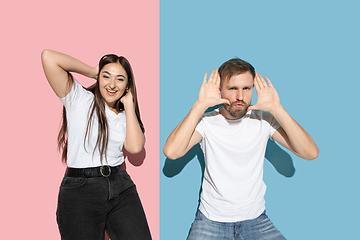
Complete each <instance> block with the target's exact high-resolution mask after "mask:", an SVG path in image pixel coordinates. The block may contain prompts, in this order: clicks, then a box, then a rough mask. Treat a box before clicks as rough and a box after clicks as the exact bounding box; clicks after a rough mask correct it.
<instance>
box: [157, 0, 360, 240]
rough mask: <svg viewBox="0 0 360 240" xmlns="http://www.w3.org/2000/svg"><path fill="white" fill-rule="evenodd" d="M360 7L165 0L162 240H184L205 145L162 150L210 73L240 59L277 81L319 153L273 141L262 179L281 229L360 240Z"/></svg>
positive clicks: (297, 235) (292, 235)
mask: <svg viewBox="0 0 360 240" xmlns="http://www.w3.org/2000/svg"><path fill="white" fill-rule="evenodd" d="M359 9H360V4H359V3H358V2H357V1H341V2H340V1H296V2H295V1H194V0H193V1H189V0H184V1H165V0H162V1H160V152H161V154H160V167H161V171H160V238H161V239H164V240H169V239H171V240H177V239H179V240H183V239H186V236H187V234H188V231H189V229H190V225H191V223H192V221H193V220H194V216H195V212H196V209H197V206H198V199H199V192H200V187H201V178H202V168H203V162H202V161H203V159H202V158H203V157H202V156H201V154H199V148H198V146H196V147H195V148H194V149H193V150H191V152H190V153H189V154H187V155H186V156H185V157H183V158H181V159H179V160H176V161H171V160H167V159H166V157H165V156H164V155H163V154H162V148H163V146H164V144H165V141H166V139H167V137H168V136H169V134H170V133H171V131H172V130H173V129H174V128H175V127H176V125H177V124H178V123H179V122H180V121H181V120H182V119H183V118H184V117H185V116H186V114H187V113H188V112H189V110H190V109H191V107H192V105H193V104H194V102H195V101H196V99H197V95H198V91H199V89H200V86H201V83H202V79H203V76H204V73H205V72H208V73H210V72H211V71H212V70H213V69H216V68H218V67H219V66H220V65H221V64H222V63H223V62H224V61H226V60H228V59H230V58H232V57H235V56H238V57H240V58H242V59H244V60H247V61H248V62H250V63H251V64H252V65H253V66H254V67H255V69H256V71H257V72H259V73H260V74H262V75H264V76H267V77H269V78H270V80H271V81H272V83H273V85H274V86H275V88H276V89H277V91H278V93H279V95H280V100H281V103H282V104H283V106H284V107H285V109H286V110H287V111H288V112H289V113H290V115H291V116H292V117H293V118H294V119H295V120H296V121H297V122H298V123H299V124H300V125H301V126H302V127H303V128H305V129H306V130H307V131H308V132H309V134H310V135H311V136H312V137H313V139H314V140H315V142H316V143H317V145H318V147H319V149H320V155H319V157H318V158H317V159H316V160H313V161H306V160H303V159H300V158H298V157H296V156H295V155H294V154H292V153H290V152H289V151H287V150H285V152H284V151H283V150H282V148H280V147H278V145H276V144H273V143H271V146H270V147H271V149H270V150H269V149H268V152H267V157H268V158H269V160H270V161H272V162H273V164H274V165H273V164H271V163H270V162H269V161H268V160H266V159H265V163H264V180H265V183H266V185H267V187H268V189H267V193H266V196H265V200H266V207H267V213H268V215H269V216H270V218H271V220H272V221H273V222H274V224H275V226H276V227H277V228H279V230H280V231H281V232H282V233H283V234H284V236H285V237H286V238H287V239H294V240H296V239H302V240H303V239H355V238H356V237H357V236H358V234H356V233H357V228H358V224H359V220H358V217H357V216H358V215H359V213H360V210H359V206H358V203H359V197H360V195H359V187H358V184H359V174H358V171H359V167H360V161H359V160H360V158H359V154H358V149H359V147H360V146H359V143H360V141H359V139H358V136H359V134H360V130H359V129H360V128H359V113H358V112H359V110H358V109H359V107H358V104H359V91H360V81H359V80H360V79H359V72H358V70H359V63H360V61H359V57H360V47H359V44H360V35H359V23H360V14H359ZM252 102H253V104H255V103H256V93H255V92H254V94H253V101H252Z"/></svg>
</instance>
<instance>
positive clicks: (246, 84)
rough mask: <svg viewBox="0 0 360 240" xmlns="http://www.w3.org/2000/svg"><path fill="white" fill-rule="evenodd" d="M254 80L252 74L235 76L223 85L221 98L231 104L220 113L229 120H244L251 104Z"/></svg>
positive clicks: (223, 82) (225, 106)
mask: <svg viewBox="0 0 360 240" xmlns="http://www.w3.org/2000/svg"><path fill="white" fill-rule="evenodd" d="M253 86H254V78H253V76H252V74H251V73H250V72H245V73H241V74H239V75H234V76H232V77H231V78H230V79H228V80H226V79H225V80H223V81H222V84H221V97H222V98H226V99H228V100H229V101H230V102H231V105H229V104H224V107H223V108H222V109H220V113H221V114H222V115H223V116H224V117H225V118H227V119H239V118H242V117H243V116H244V115H245V113H246V112H247V108H248V107H249V106H250V104H251V97H252V92H253Z"/></svg>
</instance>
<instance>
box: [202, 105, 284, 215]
mask: <svg viewBox="0 0 360 240" xmlns="http://www.w3.org/2000/svg"><path fill="white" fill-rule="evenodd" d="M279 127H280V125H279V123H278V122H277V121H276V119H275V118H274V117H273V116H272V115H271V114H270V113H268V112H263V111H249V112H248V113H246V114H245V116H244V117H242V118H241V119H237V120H228V119H226V118H224V117H223V116H222V115H221V114H220V113H219V110H218V109H217V110H215V111H212V112H209V113H205V114H204V115H203V116H202V118H201V119H200V121H199V123H198V125H197V126H196V131H198V132H199V133H200V134H201V135H202V137H203V138H202V140H201V142H200V145H201V148H202V150H203V152H204V157H205V172H204V179H203V183H202V193H201V197H200V206H199V210H200V211H201V212H202V213H203V214H204V215H205V216H206V217H207V218H209V219H210V220H213V221H218V222H237V221H243V220H248V219H254V218H256V217H258V216H259V215H260V214H261V213H262V212H263V211H264V210H265V200H264V195H265V191H266V185H265V183H264V181H263V163H264V156H265V150H266V145H267V141H268V139H269V138H271V136H272V135H273V134H274V132H275V131H276V130H277V129H278V128H279Z"/></svg>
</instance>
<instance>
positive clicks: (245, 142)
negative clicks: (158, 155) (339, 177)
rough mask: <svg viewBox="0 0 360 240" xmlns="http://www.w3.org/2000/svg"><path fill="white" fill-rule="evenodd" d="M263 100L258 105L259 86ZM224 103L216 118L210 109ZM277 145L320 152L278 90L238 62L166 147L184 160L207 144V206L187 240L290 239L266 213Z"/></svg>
mask: <svg viewBox="0 0 360 240" xmlns="http://www.w3.org/2000/svg"><path fill="white" fill-rule="evenodd" d="M254 86H255V89H256V92H257V94H258V101H257V103H256V104H255V105H253V106H251V105H250V103H251V97H252V92H253V87H254ZM218 104H223V105H222V107H220V108H219V109H216V110H214V111H212V112H209V113H205V111H206V110H207V109H208V108H209V107H213V106H215V105H218ZM269 138H272V139H274V140H275V141H277V142H278V143H280V144H281V145H282V146H284V147H285V148H287V149H289V150H290V151H292V152H293V153H294V154H296V155H297V156H299V157H301V158H304V159H307V160H311V159H314V158H316V157H317V156H318V153H319V149H318V148H317V146H316V144H315V142H314V141H313V140H312V138H311V137H310V135H309V134H308V133H307V132H306V131H305V130H304V129H303V128H302V127H301V126H300V125H299V124H297V123H296V122H295V120H293V119H292V118H291V116H290V115H289V114H288V113H287V112H286V110H285V109H284V108H283V107H282V105H281V104H280V99H279V96H278V94H277V92H276V90H275V88H274V87H273V85H272V84H271V82H270V80H269V79H268V78H267V77H266V78H265V79H264V78H263V77H262V76H261V75H259V74H257V73H255V69H254V67H253V66H252V65H251V64H249V63H248V62H246V61H243V60H241V59H239V58H234V59H230V60H229V61H227V62H225V63H223V64H222V65H221V66H220V68H219V71H217V70H214V71H213V72H212V73H211V75H210V77H209V80H208V81H207V74H205V76H204V80H203V84H202V86H201V88H200V92H199V96H198V99H197V101H196V102H195V104H194V105H193V107H192V109H191V110H190V112H189V113H188V115H187V116H186V117H185V118H184V119H183V120H182V121H181V123H180V124H179V125H178V126H177V127H176V128H175V129H174V131H173V132H172V133H171V134H170V136H169V138H168V139H167V141H166V144H165V147H164V154H165V155H166V156H167V157H168V158H170V159H177V158H180V157H181V156H183V155H184V154H185V153H186V152H187V151H189V150H190V149H191V148H192V147H193V146H194V145H195V144H197V143H199V142H200V144H201V148H202V150H203V152H204V157H205V172H204V179H203V184H202V193H201V197H200V205H199V210H198V213H197V216H196V218H195V221H194V223H193V224H192V226H191V230H190V233H189V236H188V239H190V240H193V239H256V240H259V239H285V238H284V237H283V235H282V234H281V233H280V232H279V231H278V230H277V229H276V228H275V227H274V226H273V224H272V223H271V221H270V220H269V218H268V217H267V216H266V214H265V200H264V195H265V190H266V186H265V184H264V182H263V162H264V156H265V150H266V144H267V141H268V139H269Z"/></svg>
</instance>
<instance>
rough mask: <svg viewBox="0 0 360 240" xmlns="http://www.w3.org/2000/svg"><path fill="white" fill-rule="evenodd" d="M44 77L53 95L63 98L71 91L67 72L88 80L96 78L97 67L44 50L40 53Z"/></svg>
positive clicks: (70, 82)
mask: <svg viewBox="0 0 360 240" xmlns="http://www.w3.org/2000/svg"><path fill="white" fill-rule="evenodd" d="M41 62H42V65H43V69H44V72H45V76H46V78H47V80H48V82H49V83H50V86H51V88H52V89H53V90H54V92H55V94H56V95H57V96H58V97H60V98H63V97H65V96H66V95H67V94H68V93H69V92H70V90H71V88H72V84H73V82H72V81H71V78H70V77H69V74H68V72H76V73H79V74H81V75H84V76H86V77H89V78H94V79H96V78H97V74H98V70H97V69H98V67H90V66H88V65H87V64H85V63H83V62H81V61H79V60H77V59H75V58H73V57H71V56H69V55H66V54H63V53H60V52H56V51H53V50H48V49H45V50H44V51H43V52H42V53H41Z"/></svg>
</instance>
